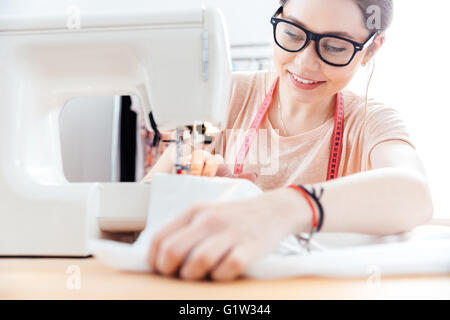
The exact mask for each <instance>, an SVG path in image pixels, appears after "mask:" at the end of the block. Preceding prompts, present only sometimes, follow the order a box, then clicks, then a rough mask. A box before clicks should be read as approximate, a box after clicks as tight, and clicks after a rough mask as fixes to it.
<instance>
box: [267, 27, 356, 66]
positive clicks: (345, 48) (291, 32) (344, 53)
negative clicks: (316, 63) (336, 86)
mask: <svg viewBox="0 0 450 320" xmlns="http://www.w3.org/2000/svg"><path fill="white" fill-rule="evenodd" d="M275 35H276V40H277V42H278V44H279V45H280V46H281V47H282V48H284V49H286V50H289V51H299V50H300V49H303V47H304V46H305V42H306V40H307V35H306V33H305V32H304V31H303V30H301V29H299V28H297V27H296V26H293V25H291V24H289V23H286V22H279V23H278V24H277V27H276V32H275ZM318 49H319V54H320V56H321V57H322V59H324V60H326V61H328V62H330V63H333V64H346V63H348V62H349V61H350V60H351V58H352V56H353V53H354V50H355V49H354V47H353V45H352V44H351V43H350V42H348V41H345V40H342V39H337V38H333V37H324V38H322V39H320V41H319V44H318Z"/></svg>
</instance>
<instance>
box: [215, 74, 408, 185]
mask: <svg viewBox="0 0 450 320" xmlns="http://www.w3.org/2000/svg"><path fill="white" fill-rule="evenodd" d="M275 79H276V74H275V73H274V72H269V71H257V72H235V73H233V83H232V90H231V100H230V104H229V111H228V120H227V124H226V130H224V131H223V132H222V133H221V135H222V139H221V140H222V141H221V145H220V147H219V149H218V150H220V151H221V153H222V155H223V156H224V159H225V163H226V164H227V165H228V167H229V168H230V170H231V171H233V170H234V163H235V159H236V155H237V152H238V150H239V149H240V147H241V145H242V142H243V140H244V135H245V134H246V133H247V130H248V129H249V128H250V126H251V123H252V122H253V119H254V117H255V115H256V113H257V111H258V109H259V107H260V106H261V104H262V102H263V100H264V98H265V96H266V94H267V93H268V92H269V90H270V87H271V86H272V84H273V82H274V81H275ZM343 98H344V135H343V140H342V141H343V146H342V156H341V163H340V167H339V171H338V178H339V177H343V176H347V175H351V174H355V173H358V172H362V171H366V170H370V169H371V165H370V153H371V151H372V149H373V148H374V147H375V146H376V145H377V144H379V143H381V142H384V141H387V140H403V141H405V142H407V143H409V144H410V145H411V146H412V147H413V148H415V146H414V145H413V144H412V142H411V141H410V137H409V133H408V131H407V129H406V127H405V125H404V123H403V121H402V119H401V117H400V115H399V112H398V111H397V110H395V109H393V108H391V107H387V106H385V105H383V104H382V103H380V102H378V101H374V100H372V99H368V102H367V114H366V126H365V134H364V135H363V134H362V132H363V129H364V128H363V122H364V97H362V96H358V95H356V94H355V93H353V92H351V91H349V90H347V89H345V90H343ZM274 102H276V99H274ZM273 104H274V103H272V105H271V106H270V107H269V108H272V107H276V106H274V105H273ZM267 114H268V112H267V113H266V115H265V116H264V117H263V119H262V121H261V124H260V126H259V130H258V131H257V134H256V135H255V137H254V139H253V141H252V144H251V147H250V150H249V152H248V154H247V157H246V159H245V162H244V167H243V173H246V172H254V173H256V174H257V180H256V184H257V185H258V186H259V187H260V188H261V189H262V190H271V189H275V188H281V187H285V186H288V185H290V184H313V183H318V182H323V181H326V178H327V169H328V159H329V154H330V144H331V139H332V134H333V128H334V112H333V115H332V116H331V117H330V118H329V119H328V120H326V121H325V122H324V123H323V124H321V125H320V126H319V127H316V128H315V129H312V130H310V131H307V132H304V133H301V134H299V135H295V136H288V137H286V136H280V135H278V133H277V132H276V131H275V130H274V129H273V128H272V125H271V123H270V121H269V118H268V116H267ZM216 150H217V149H216ZM216 153H217V152H216Z"/></svg>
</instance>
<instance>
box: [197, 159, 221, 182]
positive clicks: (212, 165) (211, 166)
mask: <svg viewBox="0 0 450 320" xmlns="http://www.w3.org/2000/svg"><path fill="white" fill-rule="evenodd" d="M220 164H223V158H222V157H221V156H220V155H215V156H212V157H210V158H209V159H208V160H206V162H205V166H204V168H203V173H202V175H203V176H206V177H215V176H216V173H217V169H218V168H219V165H220Z"/></svg>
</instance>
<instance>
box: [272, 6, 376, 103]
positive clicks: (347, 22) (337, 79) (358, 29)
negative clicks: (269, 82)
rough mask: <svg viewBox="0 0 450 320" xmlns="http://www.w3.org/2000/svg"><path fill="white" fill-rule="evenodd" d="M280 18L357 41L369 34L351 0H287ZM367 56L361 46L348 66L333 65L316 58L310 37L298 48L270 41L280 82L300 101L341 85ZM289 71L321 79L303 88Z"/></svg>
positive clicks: (332, 91) (331, 92) (327, 94)
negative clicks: (293, 48) (304, 46)
mask: <svg viewBox="0 0 450 320" xmlns="http://www.w3.org/2000/svg"><path fill="white" fill-rule="evenodd" d="M280 18H282V19H286V20H289V21H292V22H294V23H297V24H300V25H302V26H303V27H304V28H306V29H308V30H310V31H312V32H314V33H319V34H322V33H327V34H333V33H336V35H339V36H342V37H344V38H347V39H350V40H354V41H356V42H359V43H363V42H365V41H366V40H367V38H368V37H369V36H370V32H369V30H368V29H367V28H366V27H365V21H364V18H363V15H362V13H361V10H360V9H359V7H358V6H357V4H356V3H355V2H354V1H353V0H289V1H288V2H287V4H286V6H285V7H284V9H283V13H282V14H281V16H280ZM337 33H341V34H337ZM344 34H346V35H344ZM377 38H379V37H377ZM372 53H373V52H372ZM365 55H367V56H366V57H365ZM368 58H370V57H369V54H368V48H365V49H364V50H363V51H359V52H358V53H357V54H356V56H355V57H354V58H353V60H352V61H351V63H350V64H349V65H348V66H345V67H335V66H332V65H328V64H326V63H325V62H323V61H322V60H321V59H320V58H319V56H318V55H317V52H316V49H315V43H314V41H310V42H309V44H308V46H307V47H306V48H304V49H303V50H301V51H300V52H288V51H285V50H283V49H281V48H280V47H278V46H277V45H276V44H275V43H274V63H275V67H276V69H277V72H278V75H279V77H280V83H281V85H283V86H286V88H287V92H289V93H291V94H292V98H293V99H294V100H295V101H298V102H302V103H314V102H318V101H321V100H323V99H326V98H328V97H330V96H332V95H334V94H335V93H336V92H338V91H341V90H342V89H344V88H345V87H346V86H347V84H348V83H349V82H350V80H351V79H352V77H353V76H354V74H355V73H356V71H357V70H358V68H359V66H360V65H361V63H362V62H367V60H368ZM363 59H364V61H363ZM289 73H291V74H295V75H296V76H299V77H300V78H303V79H305V80H312V81H324V83H323V84H321V85H320V86H318V87H316V88H315V89H312V90H306V89H304V88H299V87H298V86H297V85H296V84H295V82H294V81H295V80H294V79H293V78H292V76H291V75H290V74H289Z"/></svg>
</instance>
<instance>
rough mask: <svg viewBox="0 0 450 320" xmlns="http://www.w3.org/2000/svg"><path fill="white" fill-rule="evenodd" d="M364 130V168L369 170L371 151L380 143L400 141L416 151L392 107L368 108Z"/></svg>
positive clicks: (375, 106) (404, 126) (406, 130)
mask: <svg viewBox="0 0 450 320" xmlns="http://www.w3.org/2000/svg"><path fill="white" fill-rule="evenodd" d="M364 130H365V131H364V137H365V138H364V148H363V160H364V161H365V164H366V168H369V169H370V168H371V163H370V155H371V153H372V150H373V149H374V148H375V146H377V145H378V144H380V143H382V142H385V141H390V140H401V141H404V142H406V143H408V144H409V145H411V147H413V148H414V149H416V147H415V145H414V144H413V142H412V141H411V138H410V134H409V131H408V129H407V127H406V125H405V122H404V120H403V119H402V117H401V114H400V112H399V111H397V110H396V109H394V108H392V107H388V106H385V105H373V106H371V107H368V108H367V115H366V127H365V129H364Z"/></svg>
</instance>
